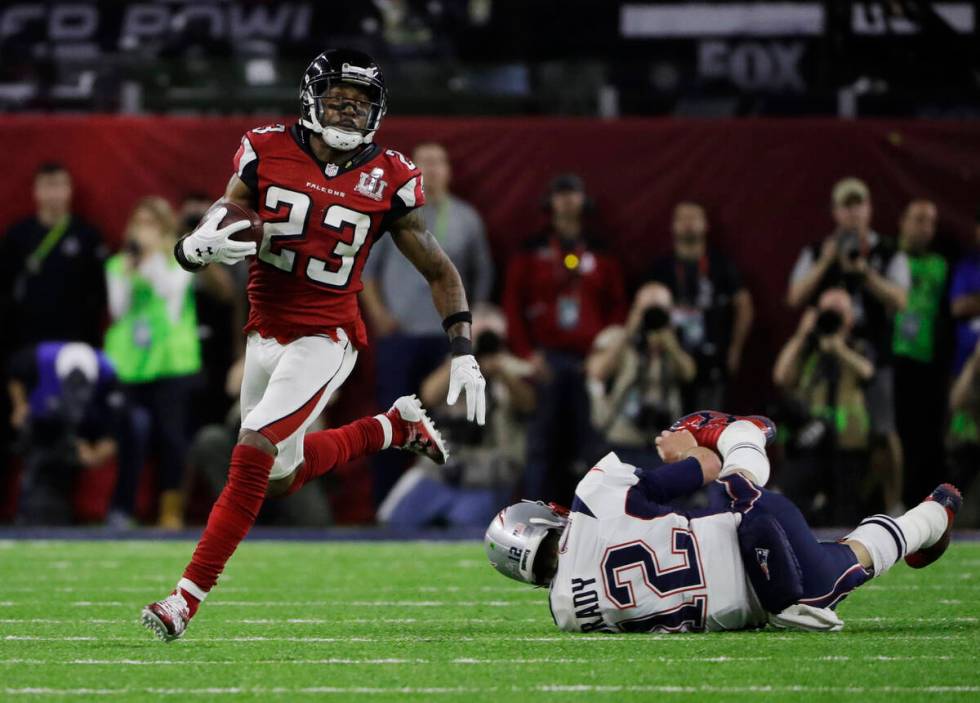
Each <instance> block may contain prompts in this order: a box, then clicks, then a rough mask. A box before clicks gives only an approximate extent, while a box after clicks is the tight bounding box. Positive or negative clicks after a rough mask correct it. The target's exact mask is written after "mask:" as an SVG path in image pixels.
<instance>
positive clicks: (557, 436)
mask: <svg viewBox="0 0 980 703" xmlns="http://www.w3.org/2000/svg"><path fill="white" fill-rule="evenodd" d="M413 158H414V160H415V161H416V163H417V164H418V165H419V167H420V168H421V170H422V172H423V174H424V177H425V184H426V197H427V200H426V204H425V206H424V208H423V214H424V217H425V219H426V222H427V224H428V227H429V230H430V231H431V232H432V233H433V235H434V236H435V237H436V239H437V240H438V241H439V243H440V244H441V246H442V247H443V249H445V250H446V252H447V254H448V255H449V256H450V258H451V259H452V260H453V261H454V263H455V264H456V267H457V268H458V269H459V271H460V274H461V276H462V278H463V281H464V284H465V286H466V290H467V292H468V295H469V299H470V304H471V307H472V309H473V316H474V321H473V339H474V350H475V355H476V357H477V359H478V361H479V363H480V366H481V368H482V370H483V374H484V376H485V377H486V379H487V402H488V410H487V423H486V425H484V426H476V425H473V424H471V423H468V422H466V421H465V410H464V409H463V408H462V407H459V406H457V407H449V406H447V405H446V403H445V397H446V390H447V387H448V379H449V356H448V351H449V350H448V343H447V340H446V337H445V334H444V333H443V331H442V326H441V322H440V320H439V318H438V315H437V314H436V312H435V310H434V308H433V306H432V304H431V300H430V293H429V289H428V286H427V285H426V283H425V281H424V279H423V278H422V277H421V276H420V275H418V273H417V272H415V271H414V269H412V267H411V265H410V264H409V263H408V262H407V261H406V260H405V259H404V258H403V257H402V256H401V255H400V254H399V253H398V252H397V251H396V249H395V247H394V246H393V245H392V243H391V241H390V239H388V238H382V239H381V240H379V241H378V242H377V243H376V244H375V246H374V248H373V249H372V251H371V254H370V258H369V260H368V265H367V267H366V268H365V271H364V284H365V285H364V290H363V292H362V293H361V306H362V309H363V311H364V314H365V318H366V320H367V322H368V323H369V326H370V328H371V330H372V349H373V355H372V356H373V374H371V377H372V378H373V380H374V386H375V387H374V391H375V402H376V405H377V407H378V408H386V407H388V405H390V403H391V402H392V401H393V400H394V399H395V398H397V397H399V396H401V395H405V394H407V393H417V394H418V395H419V397H420V398H421V399H422V402H423V403H424V404H425V405H426V406H427V407H428V408H429V409H430V413H431V415H432V416H433V417H434V419H435V421H436V422H437V424H438V425H439V426H440V427H441V428H442V430H443V432H444V435H445V436H446V438H447V440H448V442H449V444H450V445H451V447H452V449H453V456H452V459H451V461H450V462H449V463H448V464H446V465H445V466H436V465H434V464H431V463H429V462H427V461H426V460H412V457H410V456H409V455H406V454H403V453H399V452H396V451H387V452H383V453H381V454H379V455H378V456H377V457H375V458H374V460H373V461H372V464H371V467H370V473H371V485H372V490H373V493H372V498H373V506H372V508H373V510H374V513H375V515H376V518H377V520H378V521H379V522H381V523H385V524H389V525H394V526H398V527H425V526H430V525H448V526H468V525H473V526H483V525H485V524H486V521H487V520H489V519H490V518H491V516H492V515H493V513H494V512H496V510H498V509H499V508H500V506H502V505H505V504H507V503H508V502H509V501H511V500H512V499H513V498H515V497H518V496H520V497H526V498H543V499H546V500H558V501H563V500H568V499H569V498H570V496H571V493H572V490H573V488H574V485H575V483H576V482H577V481H578V480H579V478H580V477H581V476H582V475H583V474H584V473H585V471H587V470H588V468H589V467H590V466H591V464H592V462H594V461H595V460H596V458H598V457H599V456H601V455H602V454H603V453H604V452H606V451H609V450H614V451H616V452H617V453H618V454H619V455H620V457H621V458H623V459H624V460H626V461H629V462H631V463H634V464H637V465H642V466H655V465H656V464H658V463H660V460H659V458H658V456H657V454H656V451H655V449H654V439H655V437H656V436H657V434H658V433H659V432H660V431H661V430H663V429H664V428H666V427H668V426H669V425H670V424H671V423H672V422H673V421H674V420H675V419H676V418H678V417H680V416H682V415H684V414H687V413H690V412H694V411H697V410H702V409H722V410H724V409H727V408H730V407H733V405H732V403H733V395H734V393H733V391H734V390H735V382H736V381H737V380H738V379H739V375H740V373H741V372H742V369H743V361H744V358H745V350H746V344H747V341H748V340H749V338H750V337H751V336H752V335H753V334H769V333H770V332H769V331H766V330H760V329H753V301H752V293H751V291H750V290H749V287H748V286H747V285H746V282H745V281H744V279H743V278H742V276H741V275H740V273H739V271H738V269H737V267H736V266H735V264H734V263H733V261H732V259H731V258H729V257H728V256H726V255H725V253H724V252H722V251H720V250H719V249H717V248H715V247H713V246H712V245H711V236H710V233H711V228H710V217H709V213H708V212H707V211H706V210H705V208H704V207H703V206H702V205H700V204H699V203H697V202H695V201H684V202H678V203H677V204H676V205H675V207H674V208H673V217H672V220H671V221H670V222H666V223H663V226H664V230H665V231H666V230H668V229H669V231H670V241H671V242H672V248H671V251H670V253H669V254H667V255H666V256H664V257H663V258H661V259H659V260H657V261H653V262H650V265H649V267H648V269H647V274H646V276H644V280H643V281H642V282H641V284H640V285H639V286H638V287H636V289H635V290H634V291H629V290H627V287H626V285H625V280H624V275H623V273H622V270H621V266H620V262H619V261H618V260H617V258H616V257H615V256H613V255H611V254H610V253H609V252H607V251H605V250H604V249H603V247H602V243H603V240H604V237H603V236H602V234H603V233H602V232H601V231H596V228H595V224H594V223H595V222H596V221H597V220H596V219H595V218H594V217H592V211H593V209H594V205H593V203H592V202H591V200H590V198H589V195H588V192H587V189H586V186H585V183H584V182H583V180H582V178H581V177H580V176H579V175H577V174H574V173H563V174H557V175H556V176H555V177H554V179H553V180H552V181H551V183H550V184H549V187H548V189H547V192H545V193H543V194H542V195H543V200H542V207H543V208H544V210H545V211H546V214H547V221H548V225H547V227H546V228H545V229H544V230H543V231H541V232H537V233H530V234H532V236H530V237H529V238H528V240H527V243H526V246H525V248H524V250H523V251H521V252H520V253H519V254H517V255H514V256H512V257H510V259H509V260H508V261H506V266H503V267H501V270H500V271H499V272H498V271H496V270H495V268H494V262H493V259H492V257H491V254H490V248H489V246H488V242H487V235H486V232H485V230H484V226H483V222H482V220H481V217H480V214H479V213H478V212H477V211H476V210H475V209H474V208H473V207H472V206H471V205H469V204H468V203H466V202H465V201H464V200H462V199H461V198H459V197H457V196H456V195H455V194H453V192H452V190H451V185H452V165H451V162H450V158H449V155H448V153H447V151H446V149H445V148H444V147H443V146H441V145H440V144H437V143H432V142H429V143H423V144H419V145H418V146H417V147H416V149H415V151H414V155H413ZM828 195H829V214H830V218H829V219H828V233H827V234H826V235H825V236H823V237H822V238H817V239H816V240H815V241H813V243H812V244H810V245H809V246H807V247H805V248H804V249H803V250H802V251H801V252H799V255H798V257H797V260H796V264H795V265H794V266H793V269H792V271H791V272H790V274H789V277H788V280H787V283H786V304H787V306H788V307H789V308H790V309H792V310H793V311H794V312H795V314H796V315H797V316H798V323H797V325H796V328H795V331H794V332H793V333H792V334H791V336H790V337H789V338H788V339H786V340H785V343H784V344H783V345H782V348H781V350H780V351H779V354H778V357H777V358H776V360H775V364H774V365H773V367H772V369H771V378H770V379H751V382H752V383H753V384H756V385H759V386H768V385H769V384H770V383H771V385H772V387H773V388H774V391H773V393H772V394H771V396H772V398H771V402H769V403H768V404H767V405H766V406H765V407H759V408H756V409H755V410H756V411H757V412H760V413H765V414H767V415H770V416H771V417H773V418H774V419H775V420H776V421H777V423H778V425H779V428H780V431H779V437H778V439H777V442H776V443H775V444H774V445H773V446H772V447H771V448H770V451H771V452H772V456H773V459H774V467H775V471H774V477H773V486H774V487H775V488H777V489H778V490H781V491H783V492H785V493H786V494H788V495H789V496H790V497H791V498H793V500H794V501H795V502H796V503H797V504H798V505H800V506H801V508H802V509H803V510H804V512H806V513H807V516H808V517H809V518H810V519H811V520H812V521H813V522H814V523H816V524H825V525H829V524H834V525H838V524H844V523H847V522H853V521H854V520H856V519H857V518H858V517H860V516H861V515H864V514H867V513H868V512H869V511H871V512H874V511H885V512H889V513H893V514H897V513H900V512H902V511H903V510H904V505H908V504H913V503H915V502H917V501H918V500H920V499H921V497H922V496H923V495H925V494H926V493H927V492H928V490H929V489H931V488H932V487H933V486H934V485H935V484H936V483H937V481H940V480H950V481H953V482H955V483H957V484H958V485H959V486H960V487H961V488H962V489H964V491H965V492H966V495H967V497H968V501H969V498H970V496H971V491H970V484H971V483H972V482H974V481H975V479H976V476H977V467H978V466H980V368H978V367H980V221H978V226H977V232H976V237H977V249H976V251H970V252H968V253H967V254H965V255H964V256H960V257H955V256H954V257H947V256H944V255H942V254H940V253H938V252H937V251H935V248H934V238H935V234H936V226H937V220H938V213H937V209H936V206H935V204H934V203H932V202H930V201H929V200H925V199H915V200H912V201H911V202H909V203H908V204H907V206H906V207H905V209H904V211H903V213H902V215H901V218H900V220H899V221H898V222H897V223H895V226H894V228H891V227H890V228H889V229H888V230H887V231H882V232H878V231H876V230H874V229H873V228H872V224H871V223H872V202H873V194H872V193H871V191H870V190H869V188H868V186H867V185H866V184H865V183H863V182H862V181H860V180H859V179H857V178H852V177H849V178H844V179H842V180H840V181H839V182H838V183H837V184H836V185H835V186H834V187H833V190H832V192H831V193H829V194H826V195H823V194H818V195H817V196H815V197H820V198H825V197H827V196H828ZM34 199H35V204H36V210H35V213H34V214H33V215H32V216H31V217H29V218H27V219H26V220H23V221H21V222H19V223H16V224H15V225H13V226H12V227H10V228H9V229H8V230H7V231H6V232H5V233H3V234H2V236H0V268H2V269H3V270H2V273H0V324H2V327H0V328H2V329H3V330H4V336H3V338H2V342H0V360H2V363H3V373H4V376H5V383H4V385H5V389H4V391H5V392H4V393H3V394H2V400H0V405H2V410H3V421H2V422H0V433H2V434H3V442H2V448H3V449H2V451H3V454H2V455H0V479H2V480H0V486H2V487H4V489H3V490H4V493H5V495H3V496H0V515H3V517H4V519H6V520H10V521H16V522H18V523H21V524H70V523H74V522H77V521H79V520H85V521H93V520H94V521H105V522H107V523H108V524H110V525H112V526H113V527H116V528H126V527H130V526H134V525H135V524H137V522H140V521H142V522H144V523H146V522H149V523H153V524H157V525H159V526H160V527H163V528H168V529H179V528H180V527H182V526H183V525H184V523H185V520H186V516H187V514H188V511H187V505H188V503H189V500H190V499H191V498H192V497H193V496H192V494H193V493H195V492H196V493H198V494H200V493H202V492H203V493H205V494H206V495H205V498H206V499H207V500H208V502H210V500H213V498H214V496H216V495H217V493H218V491H220V489H221V486H222V485H223V483H224V480H225V472H226V470H227V462H228V458H229V456H230V453H231V449H232V446H233V445H234V442H235V437H236V436H237V425H238V422H239V415H238V408H237V395H238V387H239V385H240V379H241V369H242V354H243V349H244V345H243V339H242V336H241V334H240V329H241V327H242V323H243V320H244V319H245V313H246V309H245V308H246V306H247V301H246V296H245V285H246V282H247V269H246V267H245V265H244V264H240V265H238V266H233V267H224V266H211V267H208V268H207V269H205V270H204V271H203V272H202V273H200V274H199V275H196V276H194V275H191V274H189V273H187V272H185V271H183V270H182V269H181V268H180V267H179V266H177V264H176V262H175V261H174V260H173V257H172V255H171V251H172V248H173V244H174V242H175V240H176V238H177V237H178V236H180V235H181V234H183V233H185V232H187V231H190V230H191V229H193V227H194V226H196V224H197V223H198V221H199V220H200V218H201V216H202V215H203V214H204V212H205V211H206V210H207V209H208V207H209V206H210V204H211V202H212V201H213V200H214V197H213V196H212V195H211V194H203V193H190V194H187V196H186V198H184V200H183V201H182V202H180V203H179V204H176V205H175V204H171V203H169V202H167V201H166V200H165V199H163V198H160V197H156V196H148V197H145V198H143V199H141V200H139V201H138V202H137V204H136V206H135V207H134V209H133V211H132V213H131V214H130V217H129V220H128V224H127V226H126V230H125V232H124V233H122V234H123V236H122V237H121V238H119V239H120V241H121V242H122V248H121V249H120V250H119V251H117V252H115V253H113V254H110V252H108V251H107V248H106V244H105V241H104V240H103V236H102V233H100V232H99V231H98V230H97V229H96V228H94V227H92V226H91V225H89V224H87V223H85V222H83V221H82V220H81V219H80V218H78V217H77V216H75V215H74V214H73V212H72V177H71V174H70V173H69V172H68V171H67V170H66V169H65V168H64V167H63V166H61V165H60V164H57V163H46V164H42V165H40V166H39V167H38V169H37V171H36V174H35V177H34ZM498 274H499V275H498ZM363 390H364V389H363V388H357V387H356V386H350V385H349V386H348V387H345V388H343V389H342V390H341V394H343V393H347V392H363ZM93 471H102V472H108V473H109V474H110V475H111V476H113V479H112V481H111V491H110V493H111V498H110V499H109V500H108V501H107V505H106V506H105V510H104V511H102V512H101V513H100V514H98V515H91V514H86V515H84V516H79V515H78V511H77V510H76V506H77V493H78V491H80V490H83V489H82V488H81V487H82V486H85V485H86V481H85V478H86V476H87V475H88V473H90V472H93ZM148 472H149V473H150V474H151V475H152V476H153V482H152V488H150V489H148V490H149V491H150V492H151V495H152V498H153V504H154V508H153V510H151V511H150V512H149V513H148V514H147V513H145V512H144V513H139V512H138V511H137V499H138V493H139V492H140V488H141V486H143V485H144V484H145V483H146V476H147V473H148ZM335 488H336V486H333V487H330V486H328V485H327V484H326V483H325V482H318V483H317V484H314V485H313V486H311V487H308V488H307V489H306V490H304V491H300V492H299V493H298V494H297V495H295V496H292V497H290V498H289V499H287V500H286V502H285V504H284V505H285V507H283V508H282V509H281V514H280V515H279V516H278V519H279V520H281V521H284V522H286V523H288V524H297V525H324V524H329V522H330V521H331V517H330V516H331V510H330V500H329V499H330V491H331V490H334V489H335ZM965 512H966V515H965V518H966V519H965V520H964V523H965V524H973V525H976V524H977V513H976V508H975V507H974V508H973V510H970V509H969V508H968V509H967V510H966V511H965Z"/></svg>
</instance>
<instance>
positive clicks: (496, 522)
mask: <svg viewBox="0 0 980 703" xmlns="http://www.w3.org/2000/svg"><path fill="white" fill-rule="evenodd" d="M567 516H568V511H567V510H565V509H564V508H562V507H560V506H558V505H555V504H554V503H544V502H542V501H540V500H539V501H536V502H535V501H530V500H524V501H521V502H520V503H516V504H514V505H511V506H509V507H507V508H504V509H503V510H501V511H500V512H499V513H497V516H496V517H495V518H494V519H493V522H491V523H490V526H489V527H488V528H487V533H486V535H485V537H484V539H483V546H484V549H486V552H487V558H488V559H489V560H490V564H492V565H493V568H495V569H496V570H497V571H499V572H500V573H502V574H503V575H504V576H507V577H509V578H512V579H515V580H517V581H523V582H525V583H532V584H534V585H535V586H545V585H547V584H548V582H549V581H550V580H551V576H552V574H551V573H542V571H544V570H543V569H542V566H543V564H537V563H536V560H537V558H538V555H539V553H540V552H541V545H542V544H544V542H545V540H546V539H547V538H548V537H549V536H551V537H553V539H554V542H555V546H556V549H557V542H558V538H559V537H560V536H561V533H562V532H563V531H564V529H565V525H566V524H567V523H568V517H567ZM535 567H537V568H535Z"/></svg>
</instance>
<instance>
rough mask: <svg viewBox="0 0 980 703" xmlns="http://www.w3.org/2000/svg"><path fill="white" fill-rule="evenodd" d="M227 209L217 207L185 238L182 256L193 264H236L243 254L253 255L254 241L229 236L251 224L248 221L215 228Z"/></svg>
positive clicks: (243, 256)
mask: <svg viewBox="0 0 980 703" xmlns="http://www.w3.org/2000/svg"><path fill="white" fill-rule="evenodd" d="M227 212H228V208H224V207H219V208H218V209H217V210H215V211H214V212H212V213H211V214H210V215H208V218H207V219H206V220H204V222H202V223H201V224H200V225H199V226H198V228H197V229H196V230H194V231H193V232H191V233H190V234H189V235H188V236H186V237H184V239H183V242H182V246H183V247H184V256H185V257H187V260H188V261H190V262H191V263H192V264H212V263H219V264H236V263H238V262H239V261H241V260H242V259H244V258H245V257H246V256H254V255H255V242H236V241H235V240H233V239H229V238H228V237H229V236H230V235H232V234H234V233H235V232H240V231H242V230H243V229H248V228H249V227H250V226H251V225H250V223H249V222H248V221H247V220H242V221H241V222H233V223H232V224H230V225H228V226H227V227H222V228H221V229H218V225H219V224H220V223H221V220H223V219H224V217H225V213H227Z"/></svg>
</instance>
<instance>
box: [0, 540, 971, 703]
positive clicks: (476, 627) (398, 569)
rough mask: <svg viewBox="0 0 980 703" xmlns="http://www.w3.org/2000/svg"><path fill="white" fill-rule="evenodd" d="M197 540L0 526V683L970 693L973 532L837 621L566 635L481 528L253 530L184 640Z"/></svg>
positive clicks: (127, 696) (26, 692)
mask: <svg viewBox="0 0 980 703" xmlns="http://www.w3.org/2000/svg"><path fill="white" fill-rule="evenodd" d="M191 549H192V545H191V544H190V543H186V542H184V543H181V542H177V543H150V542H14V541H3V542H0V699H2V700H5V701H6V700H28V699H31V700H34V699H36V700H44V701H53V700H70V701H79V700H98V701H124V700H125V701H145V700H157V699H164V700H179V701H187V700H191V701H197V700H208V701H210V700H217V701H231V700H254V701H268V700H280V701H294V700H295V701H305V700H317V699H322V700H331V701H348V700H354V701H407V700H413V701H466V702H467V703H475V702H476V701H586V700H590V701H591V700H599V701H617V702H618V701H654V700H655V701H665V700H666V701H674V700H685V701H722V700H724V701H730V700H746V701H747V700H752V701H758V700H770V701H771V700H780V701H782V700H792V701H811V700H833V701H861V702H862V703H863V702H864V701H869V700H874V701H890V702H891V701H921V700H929V699H932V700H944V701H977V700H980V544H978V543H960V544H955V545H954V547H953V548H952V549H951V550H950V552H949V553H948V554H947V555H946V556H945V557H944V558H943V559H942V560H941V561H939V562H938V563H937V564H935V565H933V566H932V567H930V568H928V569H925V570H924V571H919V572H916V571H912V570H911V569H909V568H907V567H906V566H905V565H904V564H902V565H899V566H897V567H895V569H894V570H893V571H891V572H890V573H889V574H887V575H886V576H885V577H884V578H882V579H881V580H880V581H876V582H873V583H871V584H869V585H867V586H865V587H864V588H863V589H861V590H860V591H859V592H857V593H855V594H854V595H852V596H851V597H850V598H849V599H848V600H847V602H846V603H844V604H843V605H842V606H841V608H840V612H841V613H842V615H843V617H844V620H845V621H846V623H847V626H846V628H845V630H844V631H843V632H841V633H838V634H808V633H798V634H797V633H793V634H787V633H780V632H774V631H768V632H748V633H722V634H709V635H704V634H692V635H602V634H599V635H569V634H563V633H560V632H558V631H557V630H555V628H554V626H553V625H552V622H551V617H550V615H549V614H548V607H547V604H546V602H545V592H544V591H536V590H532V589H530V588H527V587H522V586H521V585H520V584H517V583H511V582H508V581H506V580H505V579H504V578H503V577H500V576H498V575H497V574H496V573H495V572H493V571H492V570H491V568H490V567H489V566H488V565H487V564H486V562H485V560H484V557H483V550H482V546H481V545H479V544H477V543H462V544H436V543H418V542H405V543H380V544H379V543H336V542H333V543H295V542H251V543H246V544H245V545H243V547H242V548H241V549H240V550H239V552H238V553H237V554H236V555H235V558H234V559H233V560H232V562H231V564H230V566H229V568H228V570H227V572H226V573H225V576H224V577H223V578H222V584H221V586H219V587H218V588H217V589H215V591H214V592H213V593H212V594H211V597H210V599H209V601H208V602H207V603H206V604H205V605H204V607H203V609H202V610H201V612H200V613H199V614H198V616H197V617H196V618H195V620H194V622H193V623H192V624H191V627H190V628H189V630H188V632H187V635H186V636H185V638H184V639H183V640H181V641H179V642H176V643H173V644H169V645H167V644H163V643H161V642H159V641H158V640H156V639H154V638H153V637H152V636H151V635H150V633H149V632H147V631H146V630H144V629H142V628H141V627H140V626H139V625H138V623H137V619H138V615H139V610H140V608H141V607H142V606H143V605H144V604H145V603H146V602H148V601H150V600H153V599H156V598H158V597H161V596H163V595H164V594H165V593H166V592H168V591H169V589H170V588H171V587H172V586H173V583H174V581H175V579H176V578H177V577H178V576H179V574H180V571H181V569H182V567H183V566H184V563H185V561H186V560H187V557H188V556H189V554H190V552H191Z"/></svg>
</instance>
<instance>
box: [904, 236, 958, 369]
mask: <svg viewBox="0 0 980 703" xmlns="http://www.w3.org/2000/svg"><path fill="white" fill-rule="evenodd" d="M909 269H910V270H911V273H912V286H911V287H910V288H909V296H908V297H909V304H908V307H906V308H905V310H903V311H902V312H900V313H898V314H897V315H895V333H894V337H893V338H892V351H894V352H895V355H896V356H904V357H908V358H910V359H915V360H916V361H921V362H924V363H928V362H930V361H932V357H933V354H934V353H935V345H936V319H937V318H938V317H939V306H940V303H941V302H942V298H943V294H944V293H945V290H946V275H947V272H948V265H947V263H946V259H944V258H943V257H941V256H939V254H925V255H923V256H910V257H909Z"/></svg>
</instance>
